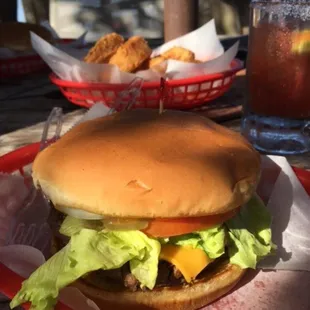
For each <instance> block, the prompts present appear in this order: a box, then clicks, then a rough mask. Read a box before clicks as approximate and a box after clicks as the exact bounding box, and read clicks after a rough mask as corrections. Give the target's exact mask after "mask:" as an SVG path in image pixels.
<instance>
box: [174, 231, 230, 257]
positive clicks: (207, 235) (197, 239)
mask: <svg viewBox="0 0 310 310" xmlns="http://www.w3.org/2000/svg"><path fill="white" fill-rule="evenodd" d="M168 243H170V244H175V245H179V246H190V247H192V248H194V249H201V250H204V251H205V252H206V254H207V255H208V256H209V257H210V258H212V259H215V258H217V257H220V256H222V255H223V254H224V253H225V228H224V226H222V225H219V226H216V227H213V228H210V229H207V230H202V231H198V232H195V233H192V234H186V235H182V236H177V237H171V238H169V241H168Z"/></svg>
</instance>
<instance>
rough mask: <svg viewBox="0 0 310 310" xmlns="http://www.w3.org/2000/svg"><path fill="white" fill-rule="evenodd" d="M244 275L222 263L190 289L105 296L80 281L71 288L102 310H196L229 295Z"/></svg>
mask: <svg viewBox="0 0 310 310" xmlns="http://www.w3.org/2000/svg"><path fill="white" fill-rule="evenodd" d="M245 271H246V270H245V269H241V268H240V267H238V266H236V265H231V264H229V263H228V262H224V263H222V264H221V265H219V266H218V267H217V268H216V270H214V271H212V272H211V273H208V274H206V276H205V277H204V278H202V279H201V280H198V281H196V282H195V283H194V284H192V285H189V286H183V287H170V288H169V287H164V288H156V289H154V290H152V291H141V290H139V291H136V292H129V291H123V292H108V291H103V290H100V289H98V288H95V287H93V286H90V285H87V284H86V283H85V282H84V281H83V280H79V281H77V282H76V283H75V284H74V286H76V287H77V288H78V289H79V290H80V291H81V292H82V293H83V294H85V295H86V296H87V297H88V298H90V299H91V300H93V301H94V302H95V303H96V304H97V306H98V307H99V308H100V309H102V310H103V309H107V310H110V309H113V310H123V309H124V310H155V309H160V310H195V309H199V308H201V307H203V306H205V305H207V304H209V303H211V302H213V301H214V300H216V299H218V298H219V297H221V296H223V295H225V294H226V293H228V292H229V291H230V290H231V289H232V288H233V287H234V286H235V285H236V284H237V283H238V281H239V280H240V279H241V277H242V276H243V275H244V273H245Z"/></svg>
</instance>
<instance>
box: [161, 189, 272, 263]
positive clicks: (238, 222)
mask: <svg viewBox="0 0 310 310" xmlns="http://www.w3.org/2000/svg"><path fill="white" fill-rule="evenodd" d="M270 227H271V216H270V213H269V211H268V210H267V209H266V207H265V205H264V204H263V202H262V200H261V199H260V198H259V197H258V196H256V195H255V196H253V197H252V199H251V200H250V201H249V202H248V203H247V205H245V206H243V207H242V208H241V210H240V213H239V214H238V215H236V216H235V217H234V218H232V219H230V220H228V221H227V222H225V223H224V225H221V226H216V227H213V228H210V229H206V230H202V231H198V232H195V233H192V234H186V235H182V236H177V237H171V238H165V239H162V240H160V242H161V243H170V244H175V245H179V246H191V247H193V248H199V249H202V250H204V251H205V252H206V254H207V255H208V256H209V257H210V258H212V259H215V258H217V257H220V256H221V255H223V254H224V253H225V236H228V244H227V245H226V246H227V247H228V255H229V257H230V262H231V263H232V264H235V265H238V266H240V267H241V268H255V267H256V265H257V263H258V261H259V260H261V259H262V258H264V257H265V256H267V255H270V254H271V253H272V252H273V250H274V249H275V248H276V247H275V245H274V244H273V243H272V241H271V228H270Z"/></svg>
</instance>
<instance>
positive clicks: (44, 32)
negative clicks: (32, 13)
mask: <svg viewBox="0 0 310 310" xmlns="http://www.w3.org/2000/svg"><path fill="white" fill-rule="evenodd" d="M30 31H32V32H34V33H35V34H37V35H38V36H40V37H41V38H42V39H44V40H46V41H48V42H52V41H53V36H52V34H51V32H50V31H49V30H48V29H46V28H45V27H43V26H41V25H37V24H30V23H19V22H3V23H0V47H5V48H9V49H11V50H14V51H19V52H23V51H29V50H32V45H31V39H30Z"/></svg>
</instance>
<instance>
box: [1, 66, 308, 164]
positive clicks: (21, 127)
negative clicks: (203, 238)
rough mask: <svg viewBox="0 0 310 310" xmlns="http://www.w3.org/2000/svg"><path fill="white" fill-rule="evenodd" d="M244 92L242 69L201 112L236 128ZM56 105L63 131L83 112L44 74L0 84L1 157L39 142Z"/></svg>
mask: <svg viewBox="0 0 310 310" xmlns="http://www.w3.org/2000/svg"><path fill="white" fill-rule="evenodd" d="M244 94H245V75H244V72H241V73H240V74H239V76H238V77H237V80H236V81H235V83H234V85H233V86H232V88H231V89H230V90H229V91H228V92H227V93H226V94H225V95H224V96H222V97H221V98H219V99H217V100H216V101H215V102H214V103H212V104H210V105H208V106H207V110H205V111H203V112H200V113H202V114H203V115H206V116H209V117H212V118H213V117H215V118H216V119H217V120H218V121H219V122H220V123H222V124H223V125H224V126H227V127H230V128H232V129H233V130H236V131H239V129H240V113H241V105H242V103H243V101H244V100H245V95H244ZM56 106H57V107H61V108H62V109H63V111H64V113H65V121H64V127H63V130H64V131H65V130H67V129H69V128H70V127H71V126H72V125H73V124H74V123H75V122H76V121H77V120H78V119H79V118H80V117H81V116H82V115H83V114H84V113H85V110H84V109H80V108H79V107H76V106H74V105H72V104H71V103H70V102H68V101H67V100H66V99H65V98H64V97H63V96H62V94H61V93H60V92H59V91H58V89H57V88H56V87H55V86H53V85H51V83H50V82H49V80H48V78H47V76H46V74H43V75H42V74H40V75H36V76H32V77H31V78H29V77H27V78H24V79H22V80H16V81H10V82H5V83H2V84H0V156H1V155H3V154H6V153H8V152H10V151H12V150H14V149H17V148H19V147H21V146H24V145H27V144H29V143H33V142H37V141H39V140H40V138H41V134H42V129H43V126H44V121H45V120H46V119H47V117H48V115H49V113H50V112H51V110H52V108H53V107H56ZM216 107H221V108H220V109H217V108H216ZM288 160H289V161H290V163H291V164H292V165H295V166H298V167H302V168H305V169H310V154H305V155H298V156H290V157H288Z"/></svg>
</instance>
